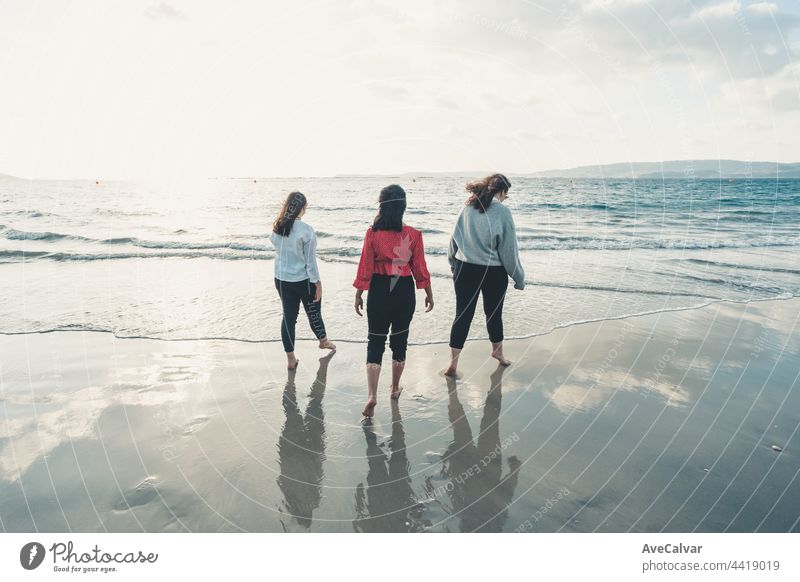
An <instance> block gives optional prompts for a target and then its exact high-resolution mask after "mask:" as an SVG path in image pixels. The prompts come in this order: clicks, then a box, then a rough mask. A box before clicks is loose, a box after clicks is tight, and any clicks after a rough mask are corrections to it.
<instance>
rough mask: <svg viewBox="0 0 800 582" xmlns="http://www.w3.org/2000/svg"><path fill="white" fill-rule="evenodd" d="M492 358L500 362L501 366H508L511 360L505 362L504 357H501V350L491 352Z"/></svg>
mask: <svg viewBox="0 0 800 582" xmlns="http://www.w3.org/2000/svg"><path fill="white" fill-rule="evenodd" d="M492 357H493V358H494V359H495V360H497V361H498V362H500V365H501V366H510V365H511V360H507V359H506V357H505V356H504V355H503V350H496V351H494V352H492Z"/></svg>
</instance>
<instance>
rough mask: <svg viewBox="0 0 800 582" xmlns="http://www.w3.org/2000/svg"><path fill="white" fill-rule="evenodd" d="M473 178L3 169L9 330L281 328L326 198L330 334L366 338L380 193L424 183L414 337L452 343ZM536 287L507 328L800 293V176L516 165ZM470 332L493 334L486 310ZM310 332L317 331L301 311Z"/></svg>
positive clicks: (187, 334) (419, 199) (511, 297)
mask: <svg viewBox="0 0 800 582" xmlns="http://www.w3.org/2000/svg"><path fill="white" fill-rule="evenodd" d="M467 180H468V178H466V177H463V176H455V175H454V176H426V175H417V176H411V175H404V176H359V177H335V178H255V179H254V178H236V179H233V178H230V179H227V178H220V179H211V180H192V181H186V180H184V181H180V182H178V181H176V182H172V183H153V182H147V181H142V182H103V181H95V180H90V181H81V180H76V181H45V180H21V179H15V178H9V177H5V178H0V279H1V280H2V282H3V284H2V286H1V287H0V332H2V333H31V332H48V331H57V330H96V331H106V332H111V333H114V334H116V335H117V336H120V337H148V338H159V339H199V338H229V339H233V340H241V341H278V340H279V338H280V333H279V321H280V310H279V308H278V304H277V294H276V291H275V288H274V283H273V277H272V273H273V265H272V260H273V257H274V251H273V248H272V245H271V243H270V240H269V234H270V231H271V224H272V221H273V220H274V217H275V215H276V213H277V212H278V210H279V208H280V203H281V201H282V199H283V198H284V197H285V196H286V194H287V193H288V192H290V191H292V190H300V191H302V192H304V193H305V194H306V196H307V197H308V199H309V208H308V211H307V214H306V216H305V217H304V220H306V221H307V222H308V223H309V224H311V225H312V226H313V227H314V228H315V229H316V232H317V237H318V258H319V263H320V270H321V274H322V280H323V291H324V298H323V316H324V318H325V322H326V326H327V329H328V332H329V335H330V337H332V338H333V339H335V340H340V341H365V340H366V322H365V321H364V319H362V318H359V317H357V316H356V315H355V313H354V311H353V307H352V303H353V296H352V295H353V288H352V281H353V279H354V277H355V273H356V266H357V263H358V258H359V255H360V252H361V247H362V241H363V237H364V233H365V231H366V229H367V228H368V227H369V225H370V223H371V220H372V218H373V217H374V215H375V213H376V206H377V204H376V202H377V197H378V194H379V192H380V189H381V188H382V187H383V186H386V185H388V184H391V183H398V184H400V185H401V186H403V188H405V190H406V192H407V193H408V210H407V212H406V216H405V220H406V222H407V223H408V224H409V225H411V226H414V227H417V228H419V229H420V230H421V231H422V232H423V235H424V242H425V252H426V255H427V259H428V267H429V269H430V271H431V274H432V277H433V288H434V293H435V300H436V307H435V309H434V311H433V312H432V313H430V314H424V313H422V309H423V305H422V301H419V302H418V306H417V315H416V317H415V320H414V323H412V331H411V343H412V344H420V343H436V342H445V341H447V338H448V334H449V326H450V324H451V322H452V317H453V315H454V300H453V292H452V281H451V274H450V269H449V266H448V263H447V257H446V255H447V247H448V242H449V237H450V234H451V232H452V229H453V225H454V222H455V218H456V216H457V214H458V213H459V212H460V211H461V209H462V208H463V205H464V200H465V198H466V194H465V192H464V183H465V182H466V181H467ZM511 181H512V189H511V191H510V198H509V199H508V200H507V201H506V202H505V204H506V205H508V206H509V207H510V208H511V210H512V212H513V215H514V220H515V222H516V228H517V236H518V241H519V247H520V253H521V257H522V263H523V265H524V267H525V271H526V289H525V290H524V291H523V292H519V291H515V290H513V289H511V287H510V288H509V294H508V298H507V300H506V309H505V318H504V319H505V333H506V336H507V337H530V336H533V335H537V334H542V333H546V332H548V331H550V330H552V329H554V328H558V327H563V326H566V325H569V324H571V323H574V322H580V321H587V320H598V319H600V320H602V319H610V318H620V317H625V316H628V315H633V314H639V313H650V312H658V311H663V310H675V309H686V308H693V307H698V306H702V305H707V304H709V303H711V302H715V301H720V300H732V301H753V300H763V299H775V298H786V297H792V296H795V295H797V294H798V293H800V261H798V258H797V250H798V246H800V180H736V181H728V180H689V179H686V180H678V179H671V180H619V179H613V180H601V179H597V180H590V179H582V180H569V179H540V178H531V177H512V178H511ZM478 312H479V314H478V316H477V317H476V320H475V323H474V324H473V327H472V332H471V337H474V338H479V337H484V336H485V329H484V328H483V320H482V315H481V314H480V309H479V310H478ZM298 336H299V337H301V338H308V337H310V330H308V328H307V326H306V325H305V324H304V323H303V322H302V321H301V323H300V326H299V328H298Z"/></svg>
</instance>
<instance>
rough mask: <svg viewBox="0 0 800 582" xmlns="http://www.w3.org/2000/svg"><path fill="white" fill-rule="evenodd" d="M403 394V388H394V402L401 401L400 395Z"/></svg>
mask: <svg viewBox="0 0 800 582" xmlns="http://www.w3.org/2000/svg"><path fill="white" fill-rule="evenodd" d="M402 393H403V387H402V386H392V400H400V395H401V394H402Z"/></svg>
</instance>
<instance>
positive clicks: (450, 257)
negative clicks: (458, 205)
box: [447, 212, 463, 272]
mask: <svg viewBox="0 0 800 582" xmlns="http://www.w3.org/2000/svg"><path fill="white" fill-rule="evenodd" d="M462 216H463V212H462V213H461V214H459V215H458V219H456V225H455V227H453V234H452V235H451V236H450V245H449V246H448V248H447V262H448V263H450V270H451V271H453V272H455V270H456V253H458V243H457V242H456V233H457V232H458V229H459V228H461V217H462Z"/></svg>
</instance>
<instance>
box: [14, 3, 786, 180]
mask: <svg viewBox="0 0 800 582" xmlns="http://www.w3.org/2000/svg"><path fill="white" fill-rule="evenodd" d="M799 55H800V2H799V1H797V0H780V1H773V2H770V1H749V0H694V1H683V0H584V1H580V2H579V1H575V0H558V1H556V0H537V1H524V0H502V1H499V0H461V1H458V2H456V1H449V0H441V1H437V0H404V1H403V2H398V1H396V0H395V1H382V0H375V1H365V0H336V1H333V0H323V1H305V0H299V1H291V2H290V1H288V0H280V1H275V0H268V1H262V2H255V1H253V2H240V1H236V0H233V1H226V2H214V3H212V2H205V1H200V0H191V1H183V0H164V1H160V0H158V1H154V2H146V1H145V2H123V1H111V0H97V1H90V0H87V1H73V2H65V1H63V0H40V1H38V2H33V1H27V0H12V1H0V173H6V174H13V175H17V176H23V177H28V178H73V177H74V178H78V177H81V178H98V179H101V178H102V179H106V178H158V177H173V178H174V177H179V176H184V177H187V176H193V177H198V176H330V175H339V174H354V173H358V174H395V173H403V172H450V171H483V170H487V171H488V170H493V171H504V172H508V173H525V172H534V171H538V170H546V169H554V168H565V167H572V166H578V165H594V164H602V163H611V162H627V161H654V160H668V159H716V158H726V159H744V160H767V161H782V162H795V161H800V139H798V138H797V136H798V135H800V59H799V58H798V56H799Z"/></svg>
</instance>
